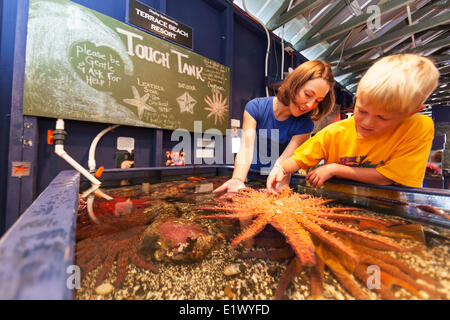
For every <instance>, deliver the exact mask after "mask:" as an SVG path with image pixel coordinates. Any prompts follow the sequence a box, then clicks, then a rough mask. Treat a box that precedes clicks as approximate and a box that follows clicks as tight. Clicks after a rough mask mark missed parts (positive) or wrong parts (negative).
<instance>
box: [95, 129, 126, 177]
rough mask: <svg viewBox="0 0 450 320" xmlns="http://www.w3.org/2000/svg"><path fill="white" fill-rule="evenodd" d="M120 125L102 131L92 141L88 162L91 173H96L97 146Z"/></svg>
mask: <svg viewBox="0 0 450 320" xmlns="http://www.w3.org/2000/svg"><path fill="white" fill-rule="evenodd" d="M118 126H119V125H118V124H116V125H113V126H110V127H108V128H106V129H104V130H102V131H101V132H100V133H99V134H98V135H97V136H96V137H95V138H94V140H92V143H91V147H90V148H89V160H88V167H89V171H90V172H94V171H95V168H96V166H97V164H96V162H95V149H96V148H97V144H98V142H99V141H100V139H101V138H102V137H103V136H104V135H105V134H106V133H107V132H109V131H111V130H114V129H115V128H117V127H118Z"/></svg>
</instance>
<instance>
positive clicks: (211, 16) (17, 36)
mask: <svg viewBox="0 0 450 320" xmlns="http://www.w3.org/2000/svg"><path fill="white" fill-rule="evenodd" d="M140 1H141V2H142V3H144V4H146V5H149V6H151V7H153V8H154V9H156V10H158V11H161V12H163V13H165V14H167V15H168V16H170V17H173V18H175V19H176V20H179V21H180V22H182V23H184V24H186V25H188V26H190V27H192V28H193V33H194V37H193V39H194V51H195V52H196V53H198V54H200V55H203V56H205V57H207V58H210V59H212V60H215V61H217V62H219V63H221V64H224V65H227V66H229V67H230V68H231V97H230V119H240V120H242V113H243V109H244V107H245V104H246V103H247V102H248V101H249V100H250V99H252V98H254V97H258V96H264V95H265V85H266V79H265V78H264V63H265V52H266V46H267V43H266V41H267V40H266V34H265V32H264V30H263V28H262V27H261V26H259V25H257V24H256V23H255V22H253V21H251V20H250V19H248V18H247V17H245V16H244V15H242V14H241V13H240V12H239V11H238V10H236V9H235V8H234V7H233V5H232V3H231V2H230V1H226V0H209V1H206V0H205V1H204V0H189V1H180V0H140ZM74 2H76V3H79V4H81V5H84V6H86V7H88V8H91V9H93V10H96V11H98V12H101V13H103V14H106V15H108V16H110V17H112V18H114V19H117V20H119V21H122V22H125V15H126V6H127V1H126V0H74ZM0 8H1V20H0V32H1V38H0V40H1V41H0V71H1V75H2V76H1V77H0V101H1V103H0V121H1V124H0V126H1V127H0V235H1V234H2V233H3V232H4V231H5V229H7V228H8V227H9V226H10V224H11V223H12V222H14V220H15V219H17V217H18V216H19V215H20V214H21V213H22V212H23V210H24V209H25V208H27V207H28V206H29V205H30V204H31V202H32V201H33V199H34V198H35V197H36V195H38V194H39V193H40V192H42V191H43V190H44V189H45V187H47V185H48V184H49V183H50V181H52V179H53V178H54V177H56V175H57V174H58V173H59V172H60V171H61V170H66V169H70V168H71V167H70V166H69V165H68V164H67V163H66V162H65V161H64V160H62V159H60V158H59V157H57V156H56V155H55V154H54V152H53V146H49V145H47V144H46V134H47V130H48V129H54V126H55V120H54V119H47V118H38V119H36V118H34V117H23V116H22V115H21V101H22V91H23V80H22V83H20V79H22V78H23V73H24V44H25V40H26V28H24V26H26V19H27V11H26V8H28V0H1V1H0ZM18 8H19V10H18ZM24 8H25V10H24ZM17 21H19V23H18V24H17V26H16V22H17ZM16 30H17V31H16ZM285 58H286V60H285V71H287V68H288V67H290V66H291V57H290V56H289V55H287V54H286V55H285ZM305 60H306V59H305V58H304V57H302V56H301V55H300V54H299V53H294V56H293V59H292V61H293V67H296V66H297V65H298V64H300V63H301V62H302V61H305ZM280 68H281V45H280V40H279V39H278V38H277V37H272V50H271V54H270V59H269V77H270V78H271V82H274V81H276V80H278V79H277V76H278V77H279V74H280ZM21 77H22V78H21ZM13 79H16V81H15V82H14V81H13ZM13 83H15V84H16V85H15V86H13ZM336 93H337V95H338V101H337V103H338V104H340V105H341V106H344V107H345V106H348V105H350V104H351V101H352V98H351V95H349V94H348V93H345V92H344V93H343V92H341V90H340V89H339V88H336ZM11 114H13V116H12V118H11V116H10V115H11ZM11 119H12V120H11ZM28 124H31V128H30V126H29V125H28ZM24 127H25V129H24ZM106 127H107V125H106V124H97V123H87V122H80V121H66V130H67V131H68V133H69V136H68V138H67V140H66V150H67V152H68V153H69V154H70V155H71V156H72V157H73V158H74V159H75V160H77V161H79V162H80V163H81V164H82V165H83V166H85V167H87V159H88V151H89V146H90V143H91V141H92V139H93V138H94V137H95V135H96V134H97V133H98V132H100V131H101V130H103V129H104V128H106ZM11 128H12V130H11ZM22 135H25V136H29V138H30V140H31V141H33V146H30V147H23V146H22V144H21V143H22V142H21V141H20V139H21V137H22ZM119 136H127V137H133V138H135V157H136V163H135V166H136V167H148V166H158V165H161V164H163V160H164V154H165V153H164V151H165V150H164V148H169V146H170V145H173V143H170V142H167V140H168V139H169V137H170V132H168V131H165V130H154V129H145V128H134V127H119V128H118V129H116V130H115V131H114V132H112V133H108V134H107V135H106V136H104V137H103V138H102V140H101V141H100V143H99V145H98V147H97V153H96V154H97V157H96V160H97V166H100V165H103V166H105V167H106V168H114V167H115V155H116V139H117V137H119ZM26 148H28V149H26ZM8 156H9V160H8ZM11 161H31V162H32V176H31V177H30V178H22V179H21V180H19V179H18V178H13V177H10V162H11ZM6 186H8V187H7V188H6ZM7 199H8V200H7ZM5 211H6V212H5Z"/></svg>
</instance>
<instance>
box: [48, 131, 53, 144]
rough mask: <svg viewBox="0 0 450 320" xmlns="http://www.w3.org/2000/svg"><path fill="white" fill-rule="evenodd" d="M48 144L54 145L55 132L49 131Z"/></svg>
mask: <svg viewBox="0 0 450 320" xmlns="http://www.w3.org/2000/svg"><path fill="white" fill-rule="evenodd" d="M47 144H53V130H47Z"/></svg>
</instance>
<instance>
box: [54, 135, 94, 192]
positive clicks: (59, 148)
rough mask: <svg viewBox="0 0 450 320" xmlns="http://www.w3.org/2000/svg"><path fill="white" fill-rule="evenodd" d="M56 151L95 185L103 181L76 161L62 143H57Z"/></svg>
mask: <svg viewBox="0 0 450 320" xmlns="http://www.w3.org/2000/svg"><path fill="white" fill-rule="evenodd" d="M55 153H56V154H57V155H58V156H60V157H61V158H63V159H64V160H66V161H67V162H68V163H69V164H70V165H71V166H72V167H74V168H75V170H77V171H78V172H79V173H81V174H82V175H83V176H85V177H86V179H88V180H89V181H90V182H91V183H93V184H95V185H98V186H99V185H101V184H102V183H101V182H100V181H99V180H98V179H97V178H95V177H94V176H93V175H92V174H90V173H89V171H87V170H86V169H85V168H83V167H82V166H81V165H80V164H79V163H78V162H76V161H75V160H74V159H73V158H72V157H71V156H69V154H68V153H67V152H66V151H65V150H64V146H63V145H62V144H58V145H55Z"/></svg>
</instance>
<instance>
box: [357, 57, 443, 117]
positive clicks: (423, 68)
mask: <svg viewBox="0 0 450 320" xmlns="http://www.w3.org/2000/svg"><path fill="white" fill-rule="evenodd" d="M438 81H439V71H438V70H437V68H436V67H435V66H434V64H433V61H432V60H430V59H429V58H426V57H421V56H419V55H417V54H411V53H408V54H397V55H392V56H387V57H384V58H382V59H380V60H378V61H377V62H375V63H374V64H373V65H372V66H371V67H370V68H369V70H367V72H366V74H365V75H364V76H363V77H362V78H361V80H360V81H359V84H358V89H357V90H356V97H357V98H363V99H364V101H366V103H369V104H371V105H374V106H375V107H376V108H378V109H379V110H382V111H385V112H400V113H411V112H414V111H416V110H417V109H418V108H420V106H422V104H423V103H424V102H425V100H426V99H427V98H428V96H429V95H430V94H431V93H432V92H433V90H434V89H435V88H436V87H437V85H438Z"/></svg>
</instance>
